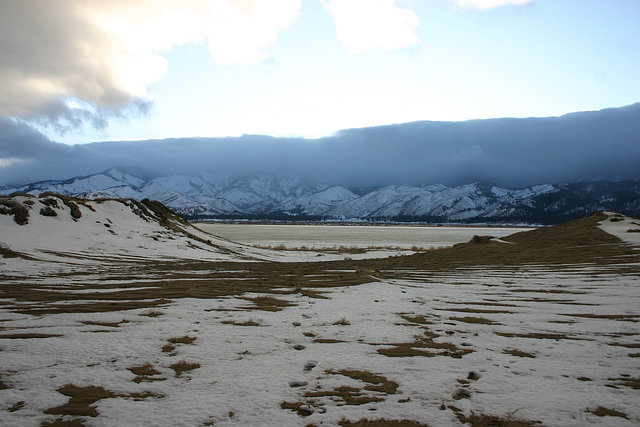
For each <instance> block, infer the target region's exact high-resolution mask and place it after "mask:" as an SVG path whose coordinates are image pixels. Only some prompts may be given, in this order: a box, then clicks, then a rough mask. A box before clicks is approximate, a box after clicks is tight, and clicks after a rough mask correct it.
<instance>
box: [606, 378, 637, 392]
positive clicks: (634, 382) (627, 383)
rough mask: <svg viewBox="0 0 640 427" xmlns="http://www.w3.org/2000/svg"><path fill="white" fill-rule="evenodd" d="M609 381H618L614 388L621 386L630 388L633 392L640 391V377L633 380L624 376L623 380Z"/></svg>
mask: <svg viewBox="0 0 640 427" xmlns="http://www.w3.org/2000/svg"><path fill="white" fill-rule="evenodd" d="M609 381H616V383H615V384H613V387H614V388H617V387H618V386H621V387H629V388H631V389H633V390H640V377H638V378H633V377H631V376H623V377H621V378H609Z"/></svg>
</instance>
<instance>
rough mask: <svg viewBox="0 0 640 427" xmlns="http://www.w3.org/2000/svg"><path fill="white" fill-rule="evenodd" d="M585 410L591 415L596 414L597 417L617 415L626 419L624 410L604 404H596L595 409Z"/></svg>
mask: <svg viewBox="0 0 640 427" xmlns="http://www.w3.org/2000/svg"><path fill="white" fill-rule="evenodd" d="M587 412H589V413H591V414H593V415H596V416H598V417H619V418H624V419H625V420H626V419H628V418H627V414H625V413H624V412H620V411H616V410H615V409H609V408H605V407H604V406H598V407H597V408H596V409H587Z"/></svg>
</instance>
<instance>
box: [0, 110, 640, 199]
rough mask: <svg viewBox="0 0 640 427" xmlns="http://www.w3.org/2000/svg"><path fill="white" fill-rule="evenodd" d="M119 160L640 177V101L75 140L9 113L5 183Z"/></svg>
mask: <svg viewBox="0 0 640 427" xmlns="http://www.w3.org/2000/svg"><path fill="white" fill-rule="evenodd" d="M115 166H128V167H138V168H144V169H147V170H149V171H151V172H153V173H156V174H168V173H191V172H197V171H205V170H206V171H212V172H219V173H245V172H280V173H290V174H295V175H298V176H301V177H303V178H307V179H309V180H313V181H316V182H322V183H328V184H341V185H345V186H348V187H362V186H379V185H388V184H412V185H417V184H430V183H443V184H447V185H458V184H462V183H467V182H472V181H491V182H493V183H495V184H498V185H501V186H504V187H511V188H519V187H525V186H529V185H533V184H541V183H557V182H582V181H597V180H610V181H622V180H639V179H640V103H638V104H633V105H630V106H626V107H621V108H611V109H605V110H600V111H591V112H579V113H572V114H567V115H564V116H561V117H548V118H524V119H509V118H505V119H489V120H472V121H466V122H429V121H423V122H414V123H406V124H400V125H390V126H379V127H371V128H364V129H349V130H343V131H340V132H338V133H337V134H335V135H334V136H331V137H326V138H322V139H316V140H305V139H298V138H274V137H268V136H260V135H255V136H253V135H249V136H243V137H239V138H181V139H165V140H146V141H132V142H100V143H91V144H84V145H74V146H69V145H65V144H60V143H56V142H52V141H50V140H48V139H47V138H46V137H45V136H44V135H42V134H41V133H39V132H37V131H35V130H33V129H32V128H30V127H29V126H27V125H26V124H24V123H21V122H16V121H14V120H11V119H3V118H0V184H4V185H17V184H24V183H29V182H34V181H40V180H47V179H64V178H71V177H74V176H79V175H88V174H92V173H96V172H100V171H103V170H106V169H108V168H110V167H115Z"/></svg>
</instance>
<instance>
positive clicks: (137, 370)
mask: <svg viewBox="0 0 640 427" xmlns="http://www.w3.org/2000/svg"><path fill="white" fill-rule="evenodd" d="M129 370H130V371H131V373H133V374H134V375H145V376H152V375H158V374H160V371H157V370H156V369H155V368H154V367H153V365H152V364H151V363H149V362H147V363H145V364H144V365H142V366H132V367H131V368H129Z"/></svg>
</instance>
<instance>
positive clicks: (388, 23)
mask: <svg viewBox="0 0 640 427" xmlns="http://www.w3.org/2000/svg"><path fill="white" fill-rule="evenodd" d="M323 5H324V7H325V8H326V9H328V10H329V12H330V13H331V16H332V17H333V21H334V23H335V25H336V31H337V33H338V38H339V39H340V41H341V42H342V43H343V44H344V45H345V46H346V47H347V49H348V50H349V52H351V53H360V52H363V51H365V50H369V49H380V50H387V51H388V50H394V49H399V48H403V47H407V46H412V45H415V44H417V43H418V42H419V41H420V39H419V38H418V36H417V35H416V34H415V33H414V31H415V29H416V28H417V27H418V17H417V16H416V14H415V12H414V11H413V10H411V9H403V8H400V7H398V6H396V5H395V1H394V0H326V1H323Z"/></svg>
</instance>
